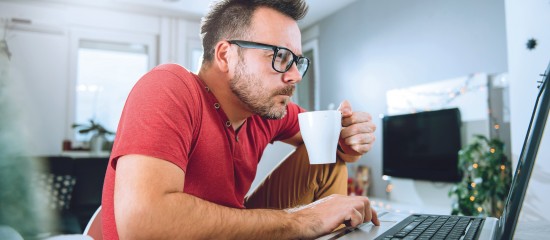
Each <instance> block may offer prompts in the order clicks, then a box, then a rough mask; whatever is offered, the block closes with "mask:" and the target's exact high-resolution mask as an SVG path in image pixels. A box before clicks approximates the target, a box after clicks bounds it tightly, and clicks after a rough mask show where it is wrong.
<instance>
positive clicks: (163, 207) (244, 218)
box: [116, 192, 300, 239]
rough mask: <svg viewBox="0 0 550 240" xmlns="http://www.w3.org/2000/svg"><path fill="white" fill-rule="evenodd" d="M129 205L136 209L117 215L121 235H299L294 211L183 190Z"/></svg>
mask: <svg viewBox="0 0 550 240" xmlns="http://www.w3.org/2000/svg"><path fill="white" fill-rule="evenodd" d="M151 200H153V199H151ZM129 209H133V210H130V211H126V213H125V214H126V215H123V216H117V217H116V218H117V221H116V222H117V228H118V232H119V235H120V238H121V239H138V238H143V239H196V238H203V239H217V238H226V239H234V238H239V239H243V238H245V239H246V238H253V239H258V238H260V239H268V238H273V239H288V238H299V237H300V236H299V234H298V233H299V232H300V231H299V229H298V226H299V224H298V223H297V220H295V219H294V216H293V214H291V213H287V212H285V211H281V210H267V209H258V210H244V209H234V208H228V207H224V206H221V205H217V204H214V203H211V202H208V201H205V200H202V199H199V198H197V197H194V196H192V195H189V194H185V193H181V192H178V193H168V194H165V195H164V196H162V197H160V199H157V200H154V201H150V202H149V203H148V204H144V206H141V207H138V208H136V207H134V208H129ZM135 209H139V210H135ZM121 215H122V214H121ZM119 218H122V219H124V221H119ZM122 219H120V220H122Z"/></svg>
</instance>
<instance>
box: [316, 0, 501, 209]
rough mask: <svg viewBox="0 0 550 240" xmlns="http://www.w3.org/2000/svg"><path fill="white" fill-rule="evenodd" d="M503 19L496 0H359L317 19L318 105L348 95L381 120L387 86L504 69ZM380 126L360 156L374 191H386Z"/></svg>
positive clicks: (358, 106) (379, 193)
mask: <svg viewBox="0 0 550 240" xmlns="http://www.w3.org/2000/svg"><path fill="white" fill-rule="evenodd" d="M504 22H505V16H504V3H503V2H502V1H498V0H490V1H475V0H467V1H429V0H417V1H406V0H393V1H382V0H359V1H357V2H355V3H353V4H351V5H350V6H348V7H346V8H344V9H343V10H341V11H339V12H338V13H336V14H334V15H332V16H330V17H328V18H326V19H324V20H322V21H321V22H320V23H319V29H320V37H319V48H320V53H319V55H320V69H321V75H322V79H321V108H326V106H327V105H328V104H330V103H335V104H338V103H339V102H340V101H342V100H343V99H349V100H350V101H351V103H352V106H353V107H354V109H356V110H362V111H367V112H370V113H371V114H372V115H373V116H374V121H375V123H376V124H377V125H378V126H381V121H380V119H379V118H378V115H379V114H385V113H386V103H385V94H386V91H387V90H389V89H395V88H403V87H408V86H413V85H418V84H423V83H428V82H434V81H438V80H445V79H451V78H456V77H463V76H467V75H469V74H472V73H477V72H486V73H489V74H492V73H502V72H506V71H507V54H506V30H505V23H504ZM381 133H382V131H381V130H380V129H379V130H377V132H376V137H377V139H378V141H377V143H376V144H375V146H374V148H373V149H372V150H371V152H370V153H368V154H367V155H365V156H364V157H363V158H362V159H361V160H360V161H359V163H361V164H365V165H368V166H370V167H371V170H372V176H373V179H372V184H374V186H372V189H371V194H372V195H373V196H375V197H385V191H384V190H385V185H384V182H383V181H382V179H381V175H382V174H381V172H382V171H381V166H382V152H381V150H382V149H381V144H380V143H381V140H380V139H381ZM417 183H418V184H416V185H418V186H420V185H423V184H422V183H421V182H417ZM426 185H427V186H426V187H423V186H420V187H422V188H428V189H433V188H437V187H438V184H437V183H435V185H434V184H429V183H428V184H426ZM427 192H428V193H429V192H430V191H427ZM426 199H430V196H426Z"/></svg>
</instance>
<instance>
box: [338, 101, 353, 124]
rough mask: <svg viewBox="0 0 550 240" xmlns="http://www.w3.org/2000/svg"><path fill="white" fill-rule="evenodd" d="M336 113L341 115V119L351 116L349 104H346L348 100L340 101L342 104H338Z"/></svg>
mask: <svg viewBox="0 0 550 240" xmlns="http://www.w3.org/2000/svg"><path fill="white" fill-rule="evenodd" d="M338 111H340V112H341V113H342V117H343V118H346V117H349V116H352V114H353V112H352V110H351V104H350V103H349V102H348V100H344V101H342V103H340V106H339V107H338ZM342 121H343V120H342Z"/></svg>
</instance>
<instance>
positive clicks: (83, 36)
mask: <svg viewBox="0 0 550 240" xmlns="http://www.w3.org/2000/svg"><path fill="white" fill-rule="evenodd" d="M157 39H158V37H157V36H156V35H154V34H145V33H129V32H115V31H110V30H79V29H77V30H71V31H70V38H69V41H70V42H69V45H70V49H69V55H70V56H69V78H68V79H69V81H68V83H67V86H68V88H67V91H68V94H67V98H68V99H67V108H68V109H67V116H66V117H65V119H66V121H67V123H69V124H67V127H66V130H65V139H70V140H71V141H75V135H74V131H75V130H74V129H73V128H72V127H71V125H72V123H75V121H76V115H75V114H76V84H77V80H78V53H79V47H80V41H81V40H86V41H98V42H111V43H122V44H141V45H145V46H147V55H148V57H149V62H148V68H149V69H152V68H153V67H155V66H156V65H157V64H158V52H157V51H158V50H157V49H158V41H157ZM136 80H137V79H136ZM112 130H113V131H116V129H112Z"/></svg>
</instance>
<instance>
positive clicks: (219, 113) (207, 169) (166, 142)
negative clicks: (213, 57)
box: [102, 64, 304, 239]
mask: <svg viewBox="0 0 550 240" xmlns="http://www.w3.org/2000/svg"><path fill="white" fill-rule="evenodd" d="M217 102H218V100H217V99H216V98H215V97H214V95H213V94H212V93H211V92H210V91H209V90H208V88H207V87H206V85H204V83H203V82H202V81H201V80H200V79H199V77H198V76H197V75H195V74H193V73H190V72H188V71H187V70H186V69H184V68H183V67H181V66H179V65H175V64H165V65H160V66H158V67H156V68H154V69H153V70H152V71H150V72H149V73H147V74H146V75H144V76H143V77H142V78H141V79H140V80H139V81H138V82H137V84H136V85H135V86H134V88H133V89H132V91H131V93H130V95H129V96H128V99H127V101H126V105H125V106H124V110H123V112H122V116H121V118H120V122H119V126H118V130H117V134H116V138H115V143H114V147H113V152H112V153H111V159H110V162H109V166H108V168H107V173H106V176H105V183H104V186H103V199H102V223H103V236H104V238H105V239H118V233H117V230H116V225H115V218H114V207H113V202H114V198H113V195H114V181H115V173H116V161H117V159H118V158H119V157H121V156H123V155H127V154H141V155H146V156H151V157H155V158H159V159H163V160H166V161H169V162H171V163H173V164H175V165H176V166H178V167H180V168H181V169H182V170H183V171H184V172H185V186H184V189H183V191H184V192H185V193H188V194H191V195H194V196H197V197H199V198H201V199H204V200H207V201H210V202H213V203H217V204H220V205H223V206H227V207H233V208H244V197H245V195H246V193H247V192H248V190H249V188H250V185H251V184H252V181H253V180H254V177H255V175H256V168H257V165H258V162H259V161H260V158H261V156H262V153H263V151H264V149H265V147H266V146H267V144H268V143H270V142H273V141H277V140H284V139H287V138H290V137H292V136H294V135H295V134H296V133H297V132H298V131H299V127H298V113H299V112H303V111H304V110H303V109H302V108H300V107H298V106H297V105H295V104H293V103H290V104H289V105H288V107H287V109H288V114H287V115H286V116H285V117H284V118H283V119H280V120H267V119H263V118H261V117H259V116H256V115H254V116H251V117H249V118H248V119H246V121H245V123H244V124H243V125H242V127H241V128H240V130H239V132H238V133H235V131H234V130H233V128H232V127H231V125H230V124H228V118H227V116H226V115H225V113H224V111H223V110H222V109H221V107H220V105H219V104H218V103H217Z"/></svg>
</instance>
